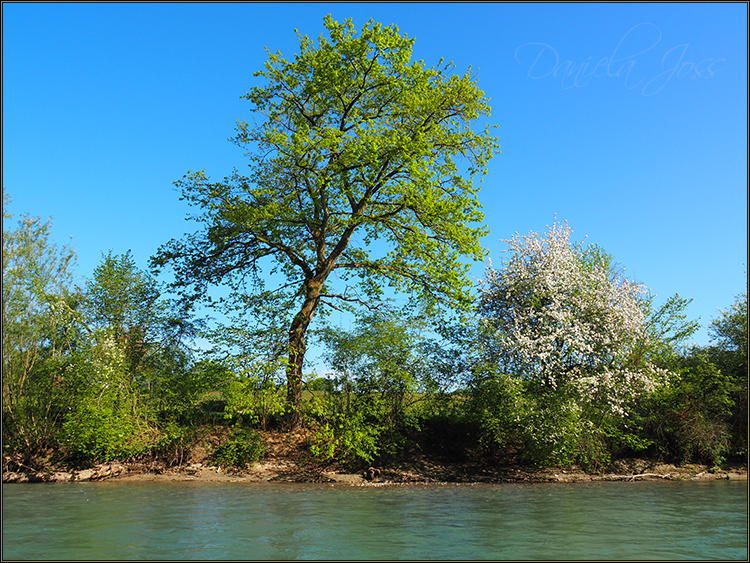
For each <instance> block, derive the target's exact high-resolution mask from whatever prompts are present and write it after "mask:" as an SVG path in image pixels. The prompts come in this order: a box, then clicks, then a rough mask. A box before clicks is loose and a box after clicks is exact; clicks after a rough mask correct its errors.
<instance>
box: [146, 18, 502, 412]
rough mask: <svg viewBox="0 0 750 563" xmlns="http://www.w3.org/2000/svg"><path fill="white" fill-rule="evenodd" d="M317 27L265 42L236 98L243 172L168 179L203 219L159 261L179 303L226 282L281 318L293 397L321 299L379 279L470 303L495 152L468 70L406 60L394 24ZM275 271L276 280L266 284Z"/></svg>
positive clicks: (403, 39) (349, 298)
mask: <svg viewBox="0 0 750 563" xmlns="http://www.w3.org/2000/svg"><path fill="white" fill-rule="evenodd" d="M325 28H326V30H327V32H328V35H329V37H328V38H326V37H324V36H323V35H321V36H320V37H319V39H318V41H317V43H315V42H314V41H312V40H311V39H309V38H308V37H307V36H301V35H299V33H298V36H299V41H300V50H299V53H298V54H296V55H295V56H294V58H293V59H291V60H290V59H286V58H284V57H283V56H282V55H281V53H278V52H277V53H272V52H270V51H269V58H268V61H267V62H266V64H265V69H264V70H261V71H259V72H256V73H255V76H256V77H262V78H264V79H265V84H263V85H259V86H254V87H253V88H251V89H250V90H249V91H248V92H246V94H245V95H244V96H243V97H244V98H245V99H247V100H248V101H249V102H250V106H251V110H252V111H253V112H254V116H255V121H254V122H253V123H252V124H250V123H247V122H245V121H239V122H238V124H237V130H236V133H237V134H236V136H235V137H234V139H233V141H234V142H235V143H236V144H237V145H239V146H240V147H243V148H245V149H246V150H247V153H246V156H247V157H248V159H249V171H248V172H247V173H241V172H240V171H238V170H235V171H234V172H233V173H232V174H231V175H230V176H228V177H225V178H224V179H223V180H222V181H219V182H211V181H210V180H209V177H208V176H207V175H206V174H205V172H203V171H199V172H188V174H186V175H185V176H184V177H183V178H182V180H180V181H178V182H177V183H176V184H177V186H178V187H179V188H180V189H181V190H182V197H183V199H185V200H187V201H188V202H189V203H190V204H191V205H192V206H194V207H196V208H198V210H199V212H198V214H197V215H195V216H194V217H193V218H194V219H195V220H197V221H198V222H200V223H202V224H203V226H204V228H203V230H201V231H199V232H197V233H194V234H192V235H188V236H186V237H185V238H184V239H183V240H181V241H176V240H172V241H170V242H169V243H168V244H166V245H165V246H163V247H162V248H161V249H160V250H159V251H158V253H157V254H156V256H155V257H154V258H153V264H154V265H156V266H165V265H170V266H171V267H172V268H173V269H174V272H175V279H176V281H175V284H174V287H175V288H177V289H178V290H180V291H181V292H182V295H183V297H184V298H185V299H186V300H195V299H199V298H200V297H202V296H205V294H206V290H207V288H208V286H210V285H212V284H222V283H226V284H229V285H230V286H231V287H232V288H233V289H234V290H235V291H236V292H237V296H239V297H240V298H241V300H242V303H243V307H244V308H245V310H246V311H250V312H252V311H254V310H261V309H264V308H265V309H266V310H268V309H269V308H270V309H272V310H273V311H274V312H276V314H277V315H278V316H277V317H276V318H277V321H278V322H280V323H283V325H284V326H286V327H288V331H287V333H286V343H285V346H284V349H286V350H287V351H288V354H289V358H288V365H287V385H288V400H289V401H290V403H292V404H294V403H296V402H298V401H299V397H300V392H301V376H302V365H303V360H304V353H305V335H306V332H307V328H308V326H309V324H310V322H311V320H312V318H313V315H314V314H315V313H316V311H317V310H318V308H319V307H320V306H321V305H324V306H325V305H328V306H331V307H341V306H347V305H353V304H362V303H365V302H368V301H369V300H371V299H374V298H377V297H378V296H380V295H381V294H382V291H383V288H384V286H388V287H391V288H392V289H395V290H401V291H406V292H410V293H412V294H413V295H415V296H417V297H419V298H422V299H424V300H425V301H426V302H428V303H433V304H436V303H444V304H445V303H448V304H450V305H452V306H458V307H467V306H468V304H469V303H470V288H471V281H470V280H469V278H468V276H467V273H468V268H469V266H468V265H467V264H466V263H465V261H464V258H465V257H470V258H472V259H475V260H480V259H482V258H483V250H482V248H481V246H480V244H479V238H480V237H481V236H482V235H484V234H486V231H485V229H484V227H483V226H482V225H481V222H482V220H483V214H482V212H481V205H480V204H479V202H478V200H477V194H478V186H477V185H475V183H474V180H475V179H476V178H477V177H478V176H482V175H483V174H484V173H485V172H486V166H487V163H488V161H489V160H490V158H491V157H492V156H493V155H494V154H495V153H496V152H498V147H499V145H498V143H497V139H496V138H495V137H492V136H491V135H490V133H489V128H488V127H487V126H484V127H482V128H481V131H480V132H477V131H475V130H474V128H473V125H474V123H475V122H476V121H477V119H478V118H479V117H480V116H482V115H484V116H489V113H490V107H489V105H488V100H487V98H486V97H485V95H484V93H483V92H482V91H481V90H480V89H479V88H478V87H477V83H476V76H475V75H474V73H473V71H472V70H471V68H469V70H467V72H466V73H464V74H463V75H460V76H459V75H455V74H452V72H451V71H452V69H453V68H454V67H453V65H452V64H444V62H443V60H442V59H441V60H440V62H439V63H438V65H437V66H436V67H428V66H426V65H425V63H424V62H423V61H421V60H420V61H414V60H412V49H413V45H414V39H413V38H408V37H407V36H406V35H405V34H404V35H402V34H401V33H400V32H399V30H398V28H397V27H396V26H385V27H384V26H382V25H381V24H378V23H375V22H373V21H369V22H368V23H366V24H365V25H364V27H363V28H362V30H361V33H359V35H357V33H356V30H355V28H354V26H353V24H352V22H351V21H350V20H347V21H344V22H343V23H338V22H336V21H334V20H333V19H332V18H331V17H330V16H328V17H326V18H325ZM376 240H380V241H383V242H385V243H387V244H385V245H383V244H373V243H374V241H376ZM334 272H335V275H334V276H333V278H332V277H331V274H334ZM262 273H263V274H264V276H263V277H261V274H262ZM274 273H276V274H281V275H282V276H283V280H282V281H280V282H279V283H278V285H277V286H274V287H270V289H268V288H266V280H267V279H270V278H268V275H269V274H274ZM334 280H335V281H336V282H337V287H333V284H332V283H331V282H332V281H334Z"/></svg>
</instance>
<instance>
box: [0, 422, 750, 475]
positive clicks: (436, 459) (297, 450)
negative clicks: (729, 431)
mask: <svg viewBox="0 0 750 563" xmlns="http://www.w3.org/2000/svg"><path fill="white" fill-rule="evenodd" d="M259 433H260V434H261V435H262V436H263V438H264V440H265V445H266V454H265V456H264V457H263V459H261V460H260V461H259V462H257V463H253V464H248V465H247V466H246V467H244V468H241V469H231V468H221V467H215V466H212V465H210V464H209V458H208V453H209V450H210V448H211V445H212V444H215V443H217V442H218V440H219V439H220V436H218V435H216V434H214V435H210V436H207V437H206V439H204V441H203V442H202V443H197V444H194V445H193V446H192V447H191V448H190V450H189V452H181V455H180V456H178V457H177V458H172V459H170V460H147V461H141V462H137V463H133V462H131V463H119V462H112V463H107V464H99V465H97V466H95V467H93V468H89V469H82V470H78V471H52V470H44V471H33V470H31V468H26V469H24V468H20V469H23V471H8V470H7V467H8V466H11V467H12V465H13V464H12V463H8V462H9V461H10V460H8V459H6V460H4V463H3V482H4V483H9V482H39V481H90V480H103V479H113V478H116V479H118V480H130V481H226V482H229V481H241V482H296V483H332V484H335V483H341V484H347V485H356V486H388V485H409V484H447V483H511V482H531V483H542V482H591V481H636V480H638V481H640V480H716V479H730V480H743V481H746V480H747V464H746V463H745V464H727V465H725V466H723V467H722V468H721V469H718V468H711V467H708V466H705V465H699V464H686V465H682V466H675V465H672V464H665V463H659V462H655V461H649V460H642V459H626V460H617V461H615V462H613V463H612V464H611V465H610V466H609V467H607V468H605V469H604V470H603V471H601V472H598V473H592V472H588V473H587V472H584V471H582V470H580V469H579V468H576V467H573V468H569V469H544V470H539V469H534V468H530V467H528V466H522V465H516V464H512V463H505V464H502V463H498V462H497V460H494V461H492V460H486V459H482V458H477V459H470V458H469V459H464V460H463V461H460V462H458V461H453V460H450V459H446V458H445V457H441V456H439V455H427V454H424V453H417V454H415V455H413V456H411V457H410V458H409V459H408V460H404V461H394V462H391V463H388V464H385V465H383V466H379V467H375V468H368V467H362V468H359V469H357V470H355V469H353V468H351V467H343V466H341V465H339V464H338V463H335V462H333V463H327V464H326V463H321V462H319V461H317V460H315V459H314V458H312V456H311V455H310V453H309V451H308V447H307V444H308V441H307V434H306V432H305V431H304V430H300V431H296V432H292V433H288V432H277V431H259ZM17 469H19V468H17Z"/></svg>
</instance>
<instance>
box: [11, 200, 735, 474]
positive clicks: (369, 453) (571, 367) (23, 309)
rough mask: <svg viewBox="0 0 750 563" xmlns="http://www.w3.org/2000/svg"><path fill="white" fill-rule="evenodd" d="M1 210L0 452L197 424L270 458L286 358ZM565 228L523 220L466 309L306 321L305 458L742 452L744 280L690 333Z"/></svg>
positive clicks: (238, 457)
mask: <svg viewBox="0 0 750 563" xmlns="http://www.w3.org/2000/svg"><path fill="white" fill-rule="evenodd" d="M4 203H7V196H4ZM4 218H5V219H6V226H5V227H4V230H3V331H2V334H3V365H2V369H3V414H2V416H3V454H4V459H5V463H6V466H8V467H16V468H34V469H39V468H40V467H47V466H50V465H55V464H59V465H85V464H90V463H93V462H96V461H104V460H114V459H119V460H135V459H143V458H144V457H149V456H151V457H153V456H158V457H160V458H162V459H164V460H166V461H170V460H171V461H172V462H174V463H177V462H178V460H179V455H180V454H184V450H185V448H186V447H189V446H190V444H195V443H198V442H199V439H200V436H201V433H202V432H204V430H205V427H206V426H207V425H218V426H219V427H223V428H225V429H226V431H225V434H224V435H225V441H224V442H223V443H222V444H221V445H219V446H218V447H216V448H215V450H214V451H213V454H212V459H213V460H214V462H215V463H217V464H223V465H236V464H240V465H241V464H242V463H244V462H247V461H253V460H255V459H258V458H259V457H260V456H262V455H263V444H262V440H260V439H259V436H258V435H257V433H256V432H255V430H257V429H275V430H281V431H283V430H284V429H285V424H286V419H285V417H284V414H285V412H286V409H287V408H288V404H287V402H286V397H287V394H286V389H285V385H284V378H285V370H284V362H283V361H282V360H280V359H279V358H277V361H275V362H274V361H265V362H263V361H260V360H259V358H261V357H263V356H262V354H260V353H259V352H258V351H252V352H248V351H247V350H243V349H242V348H239V349H238V348H237V347H232V346H230V344H228V343H227V341H223V342H222V341H219V340H217V346H216V347H215V348H214V349H213V350H211V351H210V352H205V351H204V352H201V353H198V352H197V351H195V350H193V349H191V348H190V346H189V344H190V343H191V342H192V339H193V338H195V337H196V336H197V335H199V334H204V335H210V334H211V332H210V331H209V330H208V329H207V328H206V326H205V325H204V324H202V323H199V322H196V321H195V320H193V319H191V318H189V316H188V315H187V314H186V312H185V311H184V310H181V309H180V308H179V303H178V302H175V301H170V300H169V299H167V298H166V297H165V296H164V295H163V294H162V293H161V292H160V289H159V285H158V284H157V282H156V280H155V279H154V278H153V277H152V276H150V275H149V274H147V273H145V272H143V271H140V270H139V269H138V268H137V267H136V266H135V261H134V260H133V258H132V256H130V254H129V253H128V254H124V255H120V256H117V255H113V254H112V253H111V252H110V253H108V254H106V255H103V257H102V261H101V263H100V264H99V266H97V268H96V269H95V270H94V272H93V274H92V276H91V278H90V279H88V280H87V281H86V282H85V284H83V286H82V287H80V286H74V285H73V283H72V280H73V270H72V269H73V266H74V257H73V255H72V253H71V252H70V250H69V249H66V248H58V247H57V246H56V245H55V244H54V243H53V242H52V241H51V232H50V224H49V223H43V222H41V221H40V220H39V219H37V218H32V217H28V216H23V217H20V218H19V219H18V220H17V222H15V223H13V222H11V220H10V219H11V217H10V216H9V214H8V213H7V211H6V210H5V208H4ZM569 236H570V230H569V229H568V228H567V227H566V226H559V225H555V226H553V228H552V229H550V230H549V232H547V233H546V234H545V235H543V236H540V235H538V234H536V233H531V234H530V235H528V236H527V237H516V238H515V239H514V241H515V242H514V243H513V245H512V246H511V252H512V257H511V258H510V260H508V261H504V262H503V263H502V265H501V267H500V268H498V269H497V270H496V269H494V268H493V267H492V266H489V267H488V269H487V275H486V277H485V279H484V280H483V282H484V283H483V284H482V289H481V291H480V294H479V297H478V301H477V307H476V309H475V315H474V317H472V318H466V319H463V320H464V322H463V323H460V322H457V321H456V319H457V317H454V319H453V321H452V322H451V321H450V320H449V319H448V318H446V317H440V318H433V317H430V316H429V314H428V313H426V312H425V311H423V310H415V309H405V310H396V309H395V308H393V307H389V306H388V305H387V304H386V303H384V304H383V305H382V306H381V307H379V308H377V309H374V310H372V311H369V310H366V311H365V312H363V313H362V314H360V315H358V316H357V317H356V320H355V322H354V323H353V327H352V328H351V329H350V330H343V329H341V328H337V327H335V326H332V325H328V326H325V327H324V328H322V329H321V330H319V331H317V332H316V333H315V336H316V338H317V340H318V342H319V343H320V344H321V345H322V346H323V348H324V349H325V350H326V351H327V352H326V357H325V360H326V365H327V366H328V367H329V368H330V371H329V372H327V373H326V375H327V376H326V377H321V376H317V377H316V376H314V375H310V376H309V377H306V380H307V381H306V383H305V387H306V392H305V393H304V394H303V401H302V408H301V421H302V422H301V423H302V424H303V425H304V426H305V427H306V428H307V429H308V430H309V431H310V436H311V439H310V444H309V450H310V454H311V456H313V457H315V458H318V459H320V460H333V459H335V460H338V461H340V462H344V463H348V464H350V465H352V466H358V465H362V464H373V463H387V461H388V460H392V459H397V458H399V457H403V456H409V455H411V454H413V453H415V452H417V451H420V450H429V451H431V452H433V453H436V454H439V455H444V456H449V457H451V458H453V459H462V458H466V456H468V455H482V456H484V457H485V458H486V460H487V462H488V463H506V462H509V461H515V462H525V463H530V464H535V465H540V466H544V465H570V464H579V465H581V466H583V467H586V468H589V469H594V470H596V469H599V468H601V467H603V466H604V465H606V463H607V462H609V461H610V460H611V459H613V458H617V457H622V456H634V455H637V456H641V457H658V458H661V459H664V460H669V461H673V462H678V463H680V462H688V461H697V462H703V463H709V464H721V463H722V462H723V461H725V460H727V459H729V458H742V457H744V456H745V455H746V451H747V295H746V294H743V295H741V296H740V297H738V298H737V301H736V302H735V303H734V304H733V305H732V306H731V308H730V309H729V310H728V311H726V312H723V313H722V314H721V315H720V316H719V317H718V318H717V319H715V320H714V321H713V322H712V324H711V333H712V336H713V340H714V344H713V345H711V346H708V347H695V346H693V347H690V348H686V347H684V346H680V344H681V342H683V341H684V340H685V338H687V337H688V336H689V334H690V333H691V331H692V330H694V329H695V328H696V324H695V323H691V322H687V321H685V319H684V314H683V313H682V311H683V309H684V307H685V305H686V304H687V301H686V300H683V299H680V298H679V297H674V298H672V299H670V300H668V301H667V303H666V304H665V305H664V306H663V307H661V308H660V309H658V310H655V309H653V308H652V306H651V299H650V298H649V296H648V294H647V293H645V288H643V287H642V286H638V285H635V284H632V282H629V281H628V280H626V279H624V278H622V276H621V275H620V274H619V272H618V271H617V270H616V269H614V268H613V266H612V260H611V258H610V257H609V256H608V255H607V254H606V253H604V252H603V251H602V250H601V249H600V248H598V247H595V246H589V247H587V248H583V247H582V246H581V245H578V244H574V243H571V242H570V240H569ZM511 242H512V241H511ZM615 294H617V295H619V297H618V298H615ZM624 312H626V313H627V315H626V317H622V315H623V313H624ZM615 321H617V322H615ZM266 353H268V354H270V352H268V351H266Z"/></svg>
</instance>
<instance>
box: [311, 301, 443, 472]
mask: <svg viewBox="0 0 750 563" xmlns="http://www.w3.org/2000/svg"><path fill="white" fill-rule="evenodd" d="M424 327H425V322H424V320H421V319H420V318H418V317H417V318H399V317H398V316H397V315H396V314H395V313H394V312H393V311H389V310H387V309H385V310H380V311H379V312H370V313H367V314H362V315H359V316H358V317H357V319H356V321H355V328H354V329H353V330H351V331H344V330H340V329H338V330H336V329H333V328H330V327H329V328H327V329H326V330H324V331H322V334H321V340H322V342H323V343H324V344H325V345H326V347H327V355H326V358H327V360H328V363H329V365H330V366H331V367H332V368H333V370H334V373H335V374H336V376H337V377H336V379H335V382H336V389H337V390H336V391H335V392H334V393H332V394H329V396H328V400H327V402H325V403H322V404H323V405H324V406H325V409H324V412H323V416H322V418H320V419H319V421H320V422H321V424H322V428H323V431H324V435H325V439H326V440H328V443H329V445H330V444H333V443H335V444H336V446H335V447H334V446H330V447H329V450H328V451H334V450H336V451H339V450H340V451H341V452H342V454H343V456H344V457H349V458H356V459H361V460H364V461H367V462H371V461H372V459H373V458H374V456H376V455H379V456H384V455H388V456H394V455H398V454H399V453H401V452H403V450H404V449H405V448H406V447H407V445H408V444H409V440H408V439H407V435H408V434H409V433H410V432H411V431H413V430H415V429H418V428H419V420H420V418H422V410H423V408H426V406H425V405H423V404H422V403H424V397H425V395H426V394H429V393H430V392H434V391H437V390H438V389H439V385H438V383H437V382H436V379H435V378H434V377H433V375H434V373H433V371H432V370H431V369H430V367H431V366H430V364H429V362H428V358H427V357H426V356H425V355H424V354H423V352H424V348H423V346H422V345H423V344H424V339H423V338H422V337H421V336H420V335H419V334H420V331H421V329H423V328H424ZM432 406H434V405H432ZM330 436H334V437H335V440H333V441H331V440H332V438H331V439H329V438H330ZM339 446H340V447H339ZM331 447H332V448H333V450H331V449H330V448H331Z"/></svg>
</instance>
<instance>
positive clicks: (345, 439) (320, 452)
mask: <svg viewBox="0 0 750 563" xmlns="http://www.w3.org/2000/svg"><path fill="white" fill-rule="evenodd" d="M336 399H337V397H336V396H331V397H329V398H328V404H325V403H323V402H322V401H321V400H320V399H313V404H312V405H309V406H308V412H307V415H308V416H309V417H314V418H313V421H314V422H313V423H312V424H313V434H312V440H311V444H310V452H311V453H312V454H313V455H314V456H315V457H317V458H318V459H321V460H325V461H328V460H332V459H337V460H338V461H341V462H344V463H347V462H348V463H352V464H355V465H356V464H361V463H363V462H364V463H372V462H373V461H374V460H375V458H376V457H377V456H378V455H379V454H380V453H381V448H382V437H381V435H382V434H383V432H384V428H383V426H382V425H380V424H378V423H377V422H375V421H373V419H372V418H371V417H369V416H367V414H366V413H365V412H364V411H363V410H357V409H355V410H351V409H349V410H348V411H347V410H344V409H342V408H341V407H342V404H341V401H340V397H338V399H339V400H336Z"/></svg>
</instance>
